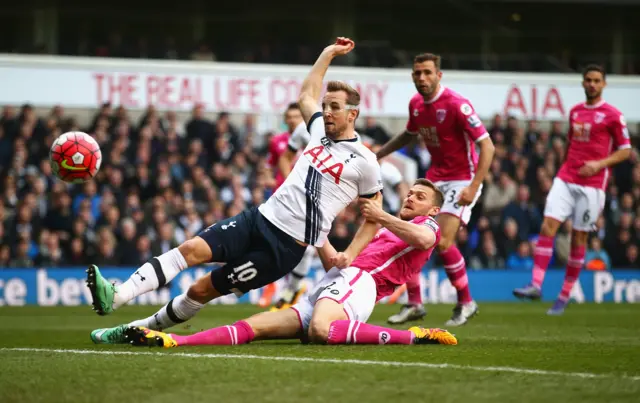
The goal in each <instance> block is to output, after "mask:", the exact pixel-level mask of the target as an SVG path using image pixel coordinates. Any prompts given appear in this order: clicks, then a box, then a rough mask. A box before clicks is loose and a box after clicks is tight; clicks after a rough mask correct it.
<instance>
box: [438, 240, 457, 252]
mask: <svg viewBox="0 0 640 403" xmlns="http://www.w3.org/2000/svg"><path fill="white" fill-rule="evenodd" d="M453 243H454V242H453V237H445V236H442V237H441V238H440V242H438V246H436V249H437V250H438V252H444V251H445V250H447V249H449V248H450V247H451V246H453Z"/></svg>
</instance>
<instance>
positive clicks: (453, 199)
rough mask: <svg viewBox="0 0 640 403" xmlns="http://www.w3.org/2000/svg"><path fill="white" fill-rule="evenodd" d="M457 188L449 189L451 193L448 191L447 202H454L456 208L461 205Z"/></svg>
mask: <svg viewBox="0 0 640 403" xmlns="http://www.w3.org/2000/svg"><path fill="white" fill-rule="evenodd" d="M456 193H457V192H456V190H455V189H451V190H450V191H449V193H447V201H446V202H447V203H453V207H454V208H455V209H459V208H460V205H459V204H458V201H457V200H456Z"/></svg>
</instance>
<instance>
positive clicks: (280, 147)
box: [267, 132, 289, 191]
mask: <svg viewBox="0 0 640 403" xmlns="http://www.w3.org/2000/svg"><path fill="white" fill-rule="evenodd" d="M288 143H289V132H284V133H281V134H278V135H277V136H274V137H272V138H271V141H270V142H269V159H268V161H267V162H268V163H269V166H271V169H273V172H274V173H275V175H276V177H275V179H276V187H275V189H277V188H279V187H280V185H282V182H284V180H285V177H284V176H282V173H281V172H280V170H279V169H278V160H279V159H280V156H281V155H282V154H283V153H284V152H285V150H286V149H287V144H288ZM275 189H274V191H275Z"/></svg>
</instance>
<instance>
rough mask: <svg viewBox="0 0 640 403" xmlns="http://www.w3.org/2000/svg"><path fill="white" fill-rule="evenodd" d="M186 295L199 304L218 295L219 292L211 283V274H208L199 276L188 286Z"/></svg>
mask: <svg viewBox="0 0 640 403" xmlns="http://www.w3.org/2000/svg"><path fill="white" fill-rule="evenodd" d="M187 296H188V297H189V298H191V299H192V300H194V301H197V302H199V303H201V304H206V303H207V302H209V301H211V300H213V299H214V298H216V297H218V296H219V293H218V292H217V291H216V289H215V288H214V287H213V284H212V283H211V275H210V274H208V275H206V276H202V277H200V278H199V279H198V280H197V281H196V282H195V283H193V284H192V285H191V286H190V287H189V290H187Z"/></svg>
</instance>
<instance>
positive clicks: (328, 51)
mask: <svg viewBox="0 0 640 403" xmlns="http://www.w3.org/2000/svg"><path fill="white" fill-rule="evenodd" d="M354 47H355V43H354V42H353V41H352V40H351V39H348V38H343V37H340V38H338V39H337V40H336V43H334V44H332V45H329V46H327V47H326V48H325V49H324V50H323V51H322V53H321V54H320V56H319V57H318V60H316V63H315V64H314V65H313V67H312V68H311V71H310V72H309V74H308V75H307V77H306V78H305V79H304V81H303V82H302V88H301V90H300V96H299V98H298V103H299V105H300V111H301V112H302V117H303V118H304V122H305V123H306V124H307V125H308V124H309V120H310V119H311V117H312V116H313V114H314V113H316V112H319V111H320V106H319V104H318V101H319V100H320V95H321V94H322V80H323V79H324V75H325V74H326V73H327V69H328V68H329V65H330V64H331V61H332V60H333V58H334V57H336V56H341V55H346V54H347V53H349V52H351V50H353V48H354Z"/></svg>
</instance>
